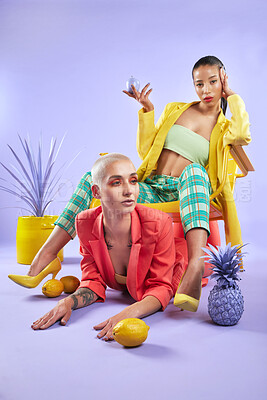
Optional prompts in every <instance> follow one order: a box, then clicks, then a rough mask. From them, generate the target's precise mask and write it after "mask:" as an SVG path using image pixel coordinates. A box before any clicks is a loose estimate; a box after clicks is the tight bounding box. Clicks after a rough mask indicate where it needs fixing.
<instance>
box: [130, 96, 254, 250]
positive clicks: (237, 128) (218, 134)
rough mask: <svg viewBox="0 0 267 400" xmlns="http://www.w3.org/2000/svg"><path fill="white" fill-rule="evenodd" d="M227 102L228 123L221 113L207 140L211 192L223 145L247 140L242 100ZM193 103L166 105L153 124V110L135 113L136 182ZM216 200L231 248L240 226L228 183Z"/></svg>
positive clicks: (147, 171) (150, 167)
mask: <svg viewBox="0 0 267 400" xmlns="http://www.w3.org/2000/svg"><path fill="white" fill-rule="evenodd" d="M227 101H228V104H229V107H230V111H231V113H232V118H231V120H228V119H227V118H226V117H225V116H224V114H223V112H222V111H221V113H220V114H219V117H218V119H217V123H216V125H215V126H214V128H213V130H212V133H211V138H210V152H209V166H208V173H209V178H210V182H211V187H212V190H213V192H215V191H216V190H217V188H218V187H219V185H220V182H221V180H222V172H223V171H222V165H223V149H224V147H225V146H226V145H227V144H231V145H242V146H243V145H247V144H248V143H249V142H250V141H251V136H250V131H249V125H250V124H249V118H248V113H247V112H246V110H245V104H244V102H243V100H242V99H241V97H240V96H239V95H237V94H234V95H232V96H229V97H228V99H227ZM196 103H197V102H192V103H176V102H174V103H169V104H167V105H166V107H165V109H164V111H163V113H162V114H161V116H160V118H159V120H158V122H157V124H156V125H155V123H154V110H153V111H150V112H146V113H145V112H144V109H143V108H142V109H141V110H139V112H138V117H139V124H138V131H137V151H138V154H139V156H140V158H141V160H143V162H142V164H141V165H140V167H139V168H138V170H137V174H138V178H139V181H143V180H145V179H146V178H147V177H148V176H149V175H150V174H151V172H152V171H153V170H155V169H156V168H157V161H158V159H159V156H160V154H161V151H162V149H163V146H164V142H165V139H166V136H167V133H168V132H169V130H170V128H171V126H172V125H173V124H174V123H175V121H176V120H177V119H178V118H179V117H180V115H181V114H182V113H183V112H184V111H185V110H187V109H188V108H189V107H190V106H191V105H193V104H196ZM216 201H217V202H218V204H219V205H220V206H221V207H222V211H223V218H224V223H225V234H226V242H227V243H228V242H231V244H232V246H233V245H236V244H242V237H241V229H240V224H239V221H238V217H237V213H236V207H235V202H234V198H233V195H232V192H231V190H230V186H229V182H226V184H225V186H224V189H223V191H222V193H221V194H220V195H219V196H218V197H217V198H216Z"/></svg>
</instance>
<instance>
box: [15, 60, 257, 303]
mask: <svg viewBox="0 0 267 400" xmlns="http://www.w3.org/2000/svg"><path fill="white" fill-rule="evenodd" d="M192 76H193V83H194V87H195V90H196V93H197V95H198V97H199V100H200V101H195V102H192V103H176V102H174V103H169V104H167V105H166V107H165V109H164V111H163V113H162V115H161V117H160V119H159V121H158V122H157V124H156V125H155V123H154V106H153V104H152V103H151V101H150V99H149V95H150V93H151V91H152V89H149V84H147V85H146V86H145V87H144V88H143V89H142V91H141V92H137V91H136V89H135V88H134V87H132V89H133V93H130V92H126V91H124V93H126V94H127V95H128V96H130V97H133V98H134V99H136V100H137V101H138V102H139V103H140V104H141V105H142V106H143V108H142V109H141V110H140V111H139V113H138V116H139V125H138V132H137V150H138V154H139V156H140V158H141V159H142V160H143V162H142V164H141V166H140V167H139V169H138V170H137V174H138V181H139V182H138V184H139V189H140V191H139V196H138V199H137V202H138V203H158V202H168V201H175V200H180V214H181V220H182V225H183V230H184V235H185V238H186V242H187V248H188V267H187V270H186V272H185V274H184V276H183V279H182V280H181V282H180V286H179V287H178V291H177V293H176V295H175V299H174V304H175V305H176V306H178V307H180V308H181V309H186V310H190V311H196V310H197V308H198V304H199V299H200V293H201V280H202V276H203V271H204V261H203V259H202V258H200V257H201V256H202V255H203V251H202V247H205V245H206V242H207V238H208V235H209V233H210V229H209V207H210V206H209V196H210V194H211V193H212V191H215V190H216V189H217V187H218V186H219V185H220V182H221V177H222V154H223V149H224V147H225V146H226V145H227V144H233V145H236V144H238V145H245V144H248V143H249V142H250V140H251V138H250V132H249V120H248V114H247V113H246V111H245V105H244V102H243V100H242V99H241V98H240V96H239V95H237V94H235V93H234V92H233V91H232V90H231V89H230V88H229V85H228V76H227V75H226V72H225V69H224V66H223V63H222V62H221V61H220V60H219V59H218V58H216V57H214V56H207V57H203V58H201V59H200V60H198V61H197V63H196V64H195V65H194V67H193V71H192ZM227 103H228V104H229V107H230V111H231V112H232V118H231V120H228V119H226V117H225V115H224V114H225V110H226V105H227ZM206 169H208V172H209V175H208V173H207V170H206ZM91 185H92V177H91V173H90V172H88V173H86V174H85V175H84V176H83V178H82V180H81V182H80V183H79V185H78V187H77V189H76V191H75V192H74V194H73V196H72V198H71V199H70V201H69V203H68V204H67V206H66V208H65V209H64V211H63V213H62V214H61V215H60V217H59V218H58V220H57V221H56V222H55V225H56V227H55V229H54V231H53V232H52V234H51V235H50V237H49V238H48V240H47V242H46V243H45V244H44V246H43V247H42V248H41V249H40V251H39V252H38V253H37V255H36V257H35V259H34V260H33V263H32V266H31V269H30V271H29V275H30V276H31V277H33V279H34V277H35V275H37V274H38V273H40V271H42V270H43V269H44V267H45V266H47V265H48V264H49V263H51V261H52V260H53V259H55V258H56V255H57V253H58V251H59V250H60V249H61V248H62V247H64V245H65V244H66V243H68V241H69V240H70V239H71V238H73V237H74V236H75V217H76V215H77V214H78V213H79V212H81V211H83V210H85V209H87V208H89V207H90V204H91V201H92V198H93V196H92V191H91ZM228 187H229V186H228V184H227V183H226V185H225V189H224V190H223V192H222V193H221V194H220V195H219V197H218V198H217V201H218V202H219V203H220V204H221V206H222V209H223V213H224V217H225V221H226V223H225V230H226V239H227V241H229V231H230V230H231V238H232V245H234V244H241V242H242V239H241V231H240V226H239V222H238V218H237V214H236V209H235V203H234V200H233V196H232V194H231V191H229V190H227V189H228ZM47 268H48V270H47V271H50V270H49V265H48V266H47V267H46V268H45V269H44V270H43V271H42V273H43V272H44V271H45V270H46V269H47ZM16 282H17V283H20V284H22V283H21V282H19V280H18V279H16ZM25 286H26V285H25ZM27 287H31V286H30V284H28V285H27Z"/></svg>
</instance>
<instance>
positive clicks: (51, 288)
mask: <svg viewBox="0 0 267 400" xmlns="http://www.w3.org/2000/svg"><path fill="white" fill-rule="evenodd" d="M63 290H64V285H63V283H62V282H60V281H59V280H58V279H49V281H47V282H45V284H44V285H43V287H42V292H43V294H44V295H45V296H47V297H57V296H59V295H60V294H61V293H62V292H63Z"/></svg>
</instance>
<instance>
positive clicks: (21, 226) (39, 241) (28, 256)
mask: <svg viewBox="0 0 267 400" xmlns="http://www.w3.org/2000/svg"><path fill="white" fill-rule="evenodd" d="M57 218H58V217H57V215H45V216H43V217H34V216H30V217H26V216H25V217H19V218H18V225H17V235H16V242H17V262H18V263H19V264H28V265H30V264H31V263H32V260H33V259H34V257H35V255H36V253H37V252H38V250H39V249H40V248H41V247H42V245H43V244H44V243H45V241H46V239H47V238H48V236H49V235H50V234H51V233H52V230H53V229H54V222H55V221H56V219H57ZM58 257H59V258H60V260H61V261H63V249H62V250H60V252H59V253H58Z"/></svg>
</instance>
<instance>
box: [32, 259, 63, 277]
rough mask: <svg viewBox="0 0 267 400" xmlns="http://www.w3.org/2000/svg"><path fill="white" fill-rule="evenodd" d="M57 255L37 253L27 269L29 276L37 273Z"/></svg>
mask: <svg viewBox="0 0 267 400" xmlns="http://www.w3.org/2000/svg"><path fill="white" fill-rule="evenodd" d="M56 257H57V255H55V254H49V253H44V254H42V253H40V254H39V253H37V254H36V256H35V258H34V260H33V262H32V264H31V266H30V269H29V271H28V274H27V275H29V276H36V275H38V274H39V273H40V272H41V271H42V270H43V269H44V268H45V267H46V266H47V265H48V264H49V263H51V261H53V260H54V259H55V258H56Z"/></svg>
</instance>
